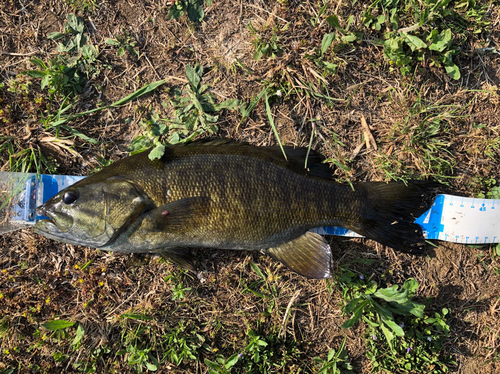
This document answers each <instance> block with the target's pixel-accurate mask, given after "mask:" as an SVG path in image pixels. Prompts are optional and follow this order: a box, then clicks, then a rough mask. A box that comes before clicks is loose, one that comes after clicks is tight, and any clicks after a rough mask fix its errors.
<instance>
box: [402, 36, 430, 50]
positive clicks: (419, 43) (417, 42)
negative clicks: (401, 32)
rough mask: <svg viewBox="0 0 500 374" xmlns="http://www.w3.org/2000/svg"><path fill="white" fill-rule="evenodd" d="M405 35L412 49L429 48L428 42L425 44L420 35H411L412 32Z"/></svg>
mask: <svg viewBox="0 0 500 374" xmlns="http://www.w3.org/2000/svg"><path fill="white" fill-rule="evenodd" d="M405 37H406V41H407V43H408V45H409V46H410V48H411V49H412V51H414V50H415V49H424V48H427V44H425V43H424V41H423V40H422V39H420V38H419V37H417V36H415V35H411V34H405Z"/></svg>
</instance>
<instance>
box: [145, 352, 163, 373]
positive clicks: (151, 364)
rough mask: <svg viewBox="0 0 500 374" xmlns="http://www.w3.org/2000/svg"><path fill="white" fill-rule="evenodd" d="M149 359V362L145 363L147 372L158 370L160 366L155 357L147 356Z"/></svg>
mask: <svg viewBox="0 0 500 374" xmlns="http://www.w3.org/2000/svg"><path fill="white" fill-rule="evenodd" d="M149 359H150V360H151V362H146V367H147V368H148V370H149V371H156V370H158V367H159V366H160V364H159V363H158V360H157V359H156V357H154V356H152V355H149Z"/></svg>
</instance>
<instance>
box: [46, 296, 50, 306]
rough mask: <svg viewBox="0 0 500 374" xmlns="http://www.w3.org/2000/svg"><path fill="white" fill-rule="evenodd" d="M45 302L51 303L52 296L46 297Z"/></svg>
mask: <svg viewBox="0 0 500 374" xmlns="http://www.w3.org/2000/svg"><path fill="white" fill-rule="evenodd" d="M45 302H46V303H47V304H49V303H50V296H49V297H47V298H46V299H45Z"/></svg>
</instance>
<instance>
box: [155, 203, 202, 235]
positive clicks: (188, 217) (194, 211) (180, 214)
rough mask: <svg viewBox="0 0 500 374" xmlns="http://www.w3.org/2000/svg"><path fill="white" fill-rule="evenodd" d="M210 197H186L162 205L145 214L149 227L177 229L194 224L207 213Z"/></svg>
mask: <svg viewBox="0 0 500 374" xmlns="http://www.w3.org/2000/svg"><path fill="white" fill-rule="evenodd" d="M209 207H210V198H208V197H205V196H196V197H187V198H185V199H180V200H176V201H172V202H171V203H168V204H165V205H162V206H160V207H158V208H156V209H154V210H152V211H150V212H149V213H148V215H147V218H148V219H149V220H150V222H151V226H152V227H151V229H152V230H158V231H168V232H173V231H179V229H184V228H190V227H193V225H196V222H197V221H199V220H200V219H201V218H202V217H203V216H205V215H206V214H207V213H208V209H209Z"/></svg>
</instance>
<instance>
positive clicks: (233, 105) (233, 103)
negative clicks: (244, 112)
mask: <svg viewBox="0 0 500 374" xmlns="http://www.w3.org/2000/svg"><path fill="white" fill-rule="evenodd" d="M240 105H241V101H240V100H238V99H228V100H226V101H223V102H222V103H219V104H215V105H214V106H213V107H214V110H215V111H217V112H218V111H219V110H222V109H229V110H234V109H238V108H239V107H240Z"/></svg>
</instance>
